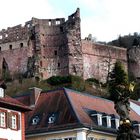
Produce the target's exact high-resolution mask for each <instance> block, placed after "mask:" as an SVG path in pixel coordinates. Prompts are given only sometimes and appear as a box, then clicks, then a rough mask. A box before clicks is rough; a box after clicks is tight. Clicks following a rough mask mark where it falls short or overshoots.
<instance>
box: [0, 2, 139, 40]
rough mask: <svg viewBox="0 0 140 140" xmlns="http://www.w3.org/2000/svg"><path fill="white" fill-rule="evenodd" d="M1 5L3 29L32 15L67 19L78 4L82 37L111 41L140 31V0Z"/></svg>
mask: <svg viewBox="0 0 140 140" xmlns="http://www.w3.org/2000/svg"><path fill="white" fill-rule="evenodd" d="M0 4H1V8H0V13H1V14H0V19H1V20H0V29H2V28H7V27H11V26H15V25H18V24H24V22H26V21H28V20H30V19H31V18H32V17H36V18H61V17H65V18H66V19H67V17H68V15H70V14H72V13H73V12H75V11H76V8H77V7H79V8H80V12H81V30H82V38H85V37H86V36H88V34H89V33H91V34H92V35H93V36H94V37H96V38H97V40H98V41H109V40H113V39H116V38H118V36H119V35H125V34H129V33H131V34H132V33H133V32H139V33H140V15H139V14H140V0H1V3H0Z"/></svg>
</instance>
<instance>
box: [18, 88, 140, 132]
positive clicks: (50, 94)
mask: <svg viewBox="0 0 140 140" xmlns="http://www.w3.org/2000/svg"><path fill="white" fill-rule="evenodd" d="M29 98H30V95H29V94H27V95H24V96H20V97H17V99H19V100H20V101H23V102H24V104H26V105H29V103H30V99H29ZM86 109H89V110H96V111H98V112H102V113H106V114H114V115H117V113H116V111H115V109H114V104H113V102H112V101H109V100H106V99H103V98H99V97H95V96H91V95H87V94H84V93H79V92H76V91H73V90H69V89H65V88H62V89H59V90H54V91H46V92H45V91H44V92H42V93H41V94H40V96H39V98H38V100H37V103H36V105H35V107H34V108H33V110H32V111H30V112H27V113H26V133H27V134H33V133H41V132H47V131H48V132H50V131H57V130H65V129H69V128H78V127H82V126H85V127H86V126H87V127H88V126H91V124H93V126H95V125H96V124H95V123H94V122H93V120H92V119H91V118H90V116H89V115H88V113H87V112H86V111H85V110H86ZM51 113H56V116H57V119H56V121H55V123H52V124H49V123H48V119H49V115H50V114H51ZM35 116H38V117H39V118H40V120H39V123H38V124H37V125H33V124H32V122H33V118H34V117H35ZM130 117H131V119H132V120H137V121H139V122H140V116H139V115H138V114H137V113H135V112H134V111H133V110H131V113H130Z"/></svg>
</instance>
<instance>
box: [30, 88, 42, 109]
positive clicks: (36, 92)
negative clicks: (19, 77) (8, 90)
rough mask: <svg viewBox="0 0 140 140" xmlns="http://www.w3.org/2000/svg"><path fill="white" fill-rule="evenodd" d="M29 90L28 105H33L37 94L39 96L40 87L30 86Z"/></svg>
mask: <svg viewBox="0 0 140 140" xmlns="http://www.w3.org/2000/svg"><path fill="white" fill-rule="evenodd" d="M30 90H31V95H30V106H31V107H34V106H35V104H36V102H37V100H38V98H39V96H40V93H41V91H42V89H40V88H37V87H32V88H30Z"/></svg>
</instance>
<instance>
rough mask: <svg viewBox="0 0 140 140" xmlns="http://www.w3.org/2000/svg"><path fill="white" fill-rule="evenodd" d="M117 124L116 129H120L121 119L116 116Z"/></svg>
mask: <svg viewBox="0 0 140 140" xmlns="http://www.w3.org/2000/svg"><path fill="white" fill-rule="evenodd" d="M115 124H116V129H118V127H119V125H120V120H119V119H118V118H115Z"/></svg>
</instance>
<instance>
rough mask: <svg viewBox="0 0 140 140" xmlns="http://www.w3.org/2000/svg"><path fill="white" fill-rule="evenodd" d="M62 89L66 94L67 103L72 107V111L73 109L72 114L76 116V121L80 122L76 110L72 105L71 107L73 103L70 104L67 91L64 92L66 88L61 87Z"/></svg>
mask: <svg viewBox="0 0 140 140" xmlns="http://www.w3.org/2000/svg"><path fill="white" fill-rule="evenodd" d="M63 90H64V94H65V96H66V98H67V100H68V103H69V105H70V107H71V109H72V111H73V113H74V116H75V117H76V119H77V121H78V122H79V123H80V124H82V123H81V121H80V119H79V117H78V115H77V112H76V111H75V109H74V107H73V105H72V102H71V99H70V97H69V95H68V94H67V92H66V89H65V88H63Z"/></svg>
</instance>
